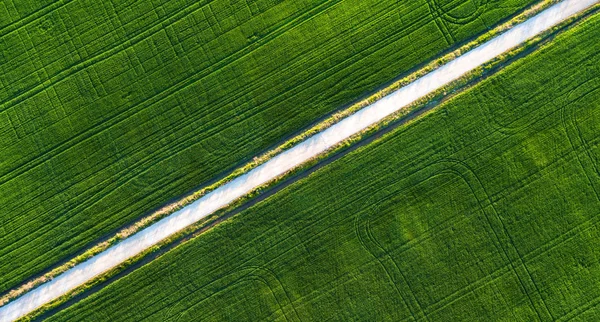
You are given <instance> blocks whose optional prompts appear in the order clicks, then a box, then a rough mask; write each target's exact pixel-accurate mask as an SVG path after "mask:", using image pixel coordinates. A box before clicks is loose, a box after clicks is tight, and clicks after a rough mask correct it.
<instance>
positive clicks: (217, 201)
mask: <svg viewBox="0 0 600 322" xmlns="http://www.w3.org/2000/svg"><path fill="white" fill-rule="evenodd" d="M598 2H599V0H565V1H563V2H561V3H559V4H556V5H554V6H552V7H550V8H548V9H546V10H544V11H542V13H540V14H538V15H536V16H535V17H533V18H530V19H528V20H527V21H525V22H523V23H521V24H519V25H517V26H515V27H513V28H512V29H510V30H509V31H507V32H505V33H503V34H502V35H500V36H498V37H496V38H493V39H492V40H490V41H488V42H486V43H484V44H482V45H481V46H479V47H477V48H475V49H473V50H471V51H469V52H467V53H466V54H464V55H462V56H460V57H458V58H456V59H455V60H453V61H451V62H449V63H447V64H446V65H444V66H442V67H440V68H439V69H437V70H435V71H433V72H431V73H430V74H428V75H426V76H424V77H422V78H420V79H418V80H416V81H415V82H413V83H411V84H409V85H407V86H405V87H403V88H401V89H400V90H398V91H396V92H394V93H392V94H390V95H388V96H386V97H384V98H383V99H381V100H379V101H377V102H375V103H373V104H372V105H370V106H368V107H366V108H364V109H362V110H360V111H358V112H356V113H355V114H352V115H351V116H349V117H347V118H345V119H343V120H342V121H340V122H339V123H336V124H335V125H333V126H331V127H330V128H328V129H326V130H324V131H323V132H320V133H318V134H316V135H315V136H313V137H311V138H309V139H307V140H305V141H304V142H302V143H300V144H298V145H296V146H295V147H293V148H291V149H289V150H286V151H285V152H283V153H281V154H279V155H277V156H275V157H274V158H272V159H270V160H269V161H267V162H266V163H264V164H263V165H261V166H259V167H257V168H255V169H253V170H252V171H250V172H249V173H247V174H246V175H243V176H241V177H238V178H236V179H235V180H233V181H231V182H229V183H227V184H225V185H223V186H221V187H219V188H218V189H216V190H214V191H212V192H211V193H209V194H207V195H205V196H204V197H203V198H200V199H198V200H197V201H195V202H194V203H192V204H190V205H189V206H187V207H185V208H183V209H181V210H180V211H177V212H175V213H173V214H172V215H170V216H169V217H166V218H163V219H162V220H160V221H158V222H156V223H155V224H153V225H151V226H149V227H147V228H146V229H144V230H142V231H140V232H138V233H137V234H135V235H133V236H131V237H130V238H128V239H125V240H123V241H121V242H120V243H118V244H116V245H114V246H112V247H111V248H108V249H107V250H106V251H104V252H102V253H100V254H98V255H96V256H95V257H92V258H91V259H89V260H88V261H86V262H84V263H81V264H78V265H77V266H75V267H73V268H72V269H70V270H68V271H66V272H65V273H63V274H61V275H59V276H57V277H56V278H55V279H53V280H52V281H51V282H49V283H46V284H42V285H41V286H39V287H37V288H36V289H34V290H33V291H31V292H29V293H27V294H25V295H23V296H21V297H20V298H18V299H16V300H15V301H13V302H10V303H9V304H8V305H5V306H3V307H1V308H0V320H13V319H16V318H20V317H23V316H25V315H26V314H28V313H29V312H31V311H32V310H35V309H36V308H38V307H39V306H41V305H43V304H45V303H48V302H50V301H53V300H55V299H57V298H58V297H60V296H63V295H64V294H66V293H68V292H69V291H70V290H72V289H75V288H77V287H78V286H79V285H81V284H83V283H85V282H87V281H89V280H90V279H93V278H94V277H96V276H98V275H100V274H102V273H104V272H106V271H107V270H110V269H111V268H113V267H115V266H117V265H119V264H121V263H122V262H123V261H125V260H127V259H129V258H131V257H133V256H136V255H137V254H139V253H141V252H143V251H144V250H146V249H148V248H149V247H152V246H153V245H155V244H156V243H157V242H159V241H161V240H163V239H165V238H167V237H168V236H170V235H172V234H174V233H175V232H177V231H180V230H181V229H184V228H186V227H188V226H189V225H192V224H193V223H195V222H197V221H198V220H201V219H203V218H205V217H206V216H209V215H210V214H212V213H214V212H215V211H216V210H218V209H221V208H222V207H225V206H226V205H228V204H230V203H231V202H233V201H235V200H237V199H238V198H240V197H242V196H244V195H246V194H247V193H248V192H250V191H252V190H254V189H255V188H256V187H258V186H261V185H263V184H265V183H267V182H269V181H271V180H273V179H275V178H277V177H279V176H281V175H283V174H284V173H286V172H288V171H290V170H292V169H294V168H296V167H298V166H299V165H301V164H303V163H305V162H306V161H308V160H310V159H312V158H314V157H315V156H317V155H319V154H321V153H323V152H325V151H327V150H328V149H329V148H331V147H332V146H335V145H337V144H339V143H340V142H343V141H344V140H346V139H347V138H349V137H351V136H352V135H354V134H356V133H357V132H360V131H362V130H364V129H366V128H368V127H369V126H371V125H372V124H375V123H377V122H379V121H381V120H382V119H384V118H385V117H387V116H389V115H390V114H392V113H394V112H396V111H398V110H399V109H401V108H402V107H405V106H407V105H410V104H411V103H413V102H414V101H416V100H418V99H420V98H422V97H424V96H425V95H428V94H430V93H431V92H433V91H436V90H438V89H440V88H442V87H444V86H446V85H447V84H449V83H451V82H453V81H455V80H457V79H459V78H461V77H462V76H463V75H464V74H466V73H468V72H471V71H472V70H473V69H475V68H478V67H479V66H480V65H482V64H484V63H486V62H488V61H490V60H492V59H494V58H495V57H497V56H498V55H501V54H502V53H504V52H506V51H508V50H511V49H513V48H515V47H516V46H518V45H520V44H521V43H523V42H524V41H526V40H528V39H530V38H532V37H534V36H536V35H538V34H540V33H542V32H544V31H546V30H548V29H550V28H552V27H553V26H555V25H557V24H559V23H560V22H562V21H564V20H565V19H568V18H569V17H571V16H572V15H574V14H576V13H579V12H581V11H583V10H585V9H588V8H590V7H591V6H593V5H595V4H597V3H598ZM475 178H476V179H477V180H478V178H477V177H476V176H475ZM479 184H481V183H479ZM483 192H485V190H484V191H483ZM496 215H497V214H496ZM487 218H489V217H487ZM497 219H499V220H500V224H503V223H502V222H501V218H497ZM501 226H503V225H501ZM504 230H505V227H504ZM508 237H510V236H508ZM509 250H512V249H509ZM505 251H506V250H505ZM518 255H519V254H518V252H517V257H519V256H518ZM508 258H511V257H508ZM519 259H520V257H519ZM524 268H525V270H526V267H524ZM519 275H521V274H519ZM519 275H518V276H519ZM529 275H530V274H529ZM530 282H532V283H533V281H530ZM528 284H529V283H528ZM533 285H534V286H535V283H533ZM535 294H537V293H535ZM538 295H539V294H538ZM534 307H535V305H534ZM542 313H543V311H541V312H539V311H538V314H540V315H541V314H542Z"/></svg>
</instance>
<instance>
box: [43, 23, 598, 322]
mask: <svg viewBox="0 0 600 322" xmlns="http://www.w3.org/2000/svg"><path fill="white" fill-rule="evenodd" d="M599 37H600V17H594V18H592V19H591V20H589V21H587V22H586V23H584V24H583V25H580V26H577V27H576V28H575V29H573V30H571V31H568V32H566V33H565V34H562V35H560V36H558V37H557V38H556V39H555V40H554V42H553V44H552V46H549V47H545V48H543V49H541V50H540V51H538V52H536V53H534V54H531V55H530V56H527V57H525V58H522V59H521V60H519V61H517V62H515V63H514V64H513V65H511V66H508V67H507V68H506V69H504V70H503V71H501V72H500V73H498V74H497V75H494V76H492V77H491V78H489V79H487V80H485V81H483V82H482V83H481V84H479V85H477V86H475V87H474V88H472V89H470V90H468V91H467V92H465V93H463V94H460V95H459V96H457V97H456V98H454V99H453V100H451V101H449V102H447V103H445V104H444V105H443V106H441V107H440V108H439V109H437V110H436V111H434V112H432V113H430V114H428V115H426V116H424V117H423V118H422V119H420V120H419V121H417V122H414V123H412V124H410V125H407V126H403V127H400V128H399V129H396V130H395V131H393V132H392V133H390V134H388V135H386V136H384V137H383V138H382V139H380V140H378V141H376V142H374V143H372V144H370V145H367V146H365V147H362V148H360V149H358V150H357V151H354V152H352V153H350V154H348V155H346V156H344V157H342V158H341V159H339V160H337V161H335V162H333V163H332V164H329V165H327V166H326V167H324V168H322V169H319V170H318V171H316V172H315V173H313V174H311V175H310V176H309V177H308V178H305V179H302V180H300V181H299V182H296V183H294V184H292V185H290V186H289V187H287V188H285V189H283V190H282V191H280V192H279V193H277V194H275V195H274V196H272V197H270V198H268V199H267V200H265V201H264V202H261V203H259V204H257V205H255V206H253V207H252V208H250V209H247V210H246V211H244V212H242V213H241V214H239V215H238V216H237V217H234V218H233V219H232V220H230V221H227V222H225V223H223V224H221V225H218V226H216V227H215V228H213V229H212V230H210V231H208V232H206V233H204V234H202V235H200V236H199V237H197V238H195V239H193V240H192V241H190V242H188V243H186V244H184V245H181V246H179V247H177V248H175V249H174V250H173V251H171V252H169V253H167V254H166V255H164V256H163V257H160V258H158V259H157V260H155V261H154V262H152V263H150V264H147V265H146V266H143V267H141V268H139V269H138V270H136V271H134V272H133V273H131V274H130V275H128V276H126V277H124V278H122V279H120V280H118V281H116V282H114V283H112V284H110V285H108V286H107V287H106V288H104V289H103V290H101V291H99V292H98V293H96V294H94V295H92V296H90V297H88V298H87V299H85V300H83V301H81V302H80V303H77V304H75V305H74V306H72V307H70V308H68V309H66V310H64V311H62V312H59V313H58V314H57V315H56V316H54V318H53V319H51V320H55V321H73V320H111V321H113V320H115V321H140V320H160V321H192V320H193V321H197V320H215V321H220V320H230V321H240V320H249V321H257V320H288V321H298V320H314V321H324V320H340V321H353V320H363V321H382V320H390V321H403V320H412V319H418V320H424V319H428V320H434V321H475V320H478V321H495V320H505V321H534V320H544V321H548V320H563V319H567V318H573V317H575V318H579V319H581V320H587V321H590V320H597V319H598V313H599V311H598V309H597V306H598V304H600V280H599V279H598V276H599V274H600V251H599V250H598V247H597V244H598V241H599V240H600V229H599V228H598V224H599V222H600V216H599V215H600V213H599V209H600V207H599V205H600V195H599V192H600V172H599V171H598V169H599V168H600V164H599V163H598V159H599V158H600V149H599V144H600V137H599V136H598V124H599V122H600V103H599V102H600V78H599V77H598V75H600V63H599V62H600V43H599V42H598V41H597V39H599Z"/></svg>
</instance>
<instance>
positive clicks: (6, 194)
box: [0, 0, 533, 293]
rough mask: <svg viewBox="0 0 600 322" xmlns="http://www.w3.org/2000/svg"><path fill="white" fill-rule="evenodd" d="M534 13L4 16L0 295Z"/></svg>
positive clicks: (83, 10)
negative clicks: (504, 23) (516, 17)
mask: <svg viewBox="0 0 600 322" xmlns="http://www.w3.org/2000/svg"><path fill="white" fill-rule="evenodd" d="M532 2H533V1H532V0H508V1H502V2H497V1H485V0H453V1H448V0H411V1H400V2H398V1H395V0H394V1H392V0H384V1H375V0H372V1H371V0H369V1H343V0H331V1H324V0H320V1H317V0H298V1H296V0H295V1H274V0H255V1H237V0H236V1H225V0H213V1H204V0H202V1H191V0H189V1H185V0H180V1H166V0H164V1H161V0H152V1H133V0H127V1H110V0H109V1H92V0H78V1H67V0H66V1H55V2H50V1H6V2H2V3H0V156H1V157H0V293H1V292H5V291H7V290H8V289H10V288H12V287H14V286H15V285H17V284H18V283H19V282H21V281H23V280H24V279H27V278H29V277H31V276H33V275H35V274H39V273H41V272H43V271H44V270H46V269H48V268H49V267H50V266H52V265H54V264H56V263H58V262H59V261H61V260H66V259H68V258H71V257H72V256H73V255H74V254H75V253H76V252H78V251H80V250H82V249H84V248H86V247H87V246H90V245H91V244H93V243H94V241H95V240H97V239H98V238H101V237H102V236H105V235H106V234H107V233H109V232H111V231H114V230H115V229H117V228H118V227H121V226H122V225H124V224H126V223H128V222H131V221H132V220H134V219H135V218H138V217H140V216H141V215H143V214H145V213H148V212H149V211H151V210H152V209H155V208H157V207H159V206H160V205H163V204H165V203H166V202H167V201H169V200H172V199H173V198H175V197H177V196H181V195H182V194H184V193H185V192H187V191H190V190H192V189H194V188H195V187H198V186H202V185H205V184H207V183H209V182H211V181H214V180H215V179H216V178H219V177H221V176H223V175H224V174H226V173H227V172H229V171H231V170H232V169H234V168H235V167H236V166H239V165H241V164H243V163H244V162H246V161H248V160H249V159H250V158H252V157H253V156H255V155H258V154H260V153H261V152H262V151H265V150H266V149H268V148H270V147H273V146H274V145H275V144H277V143H278V142H281V141H282V140H283V139H285V138H287V137H289V136H290V135H292V134H294V133H297V132H298V131H299V130H300V129H303V128H306V127H307V126H309V125H310V124H312V123H314V122H315V121H316V120H317V119H319V118H321V117H323V116H324V115H327V114H328V113H331V112H333V111H335V110H337V109H339V108H340V107H343V106H344V105H346V104H349V103H351V102H353V101H355V100H356V99H358V98H359V97H360V96H361V95H364V94H366V93H369V92H372V91H373V90H375V89H376V88H377V87H379V86H381V85H382V84H385V83H386V82H389V81H391V80H392V79H393V78H395V77H397V76H399V75H402V74H405V73H407V72H408V71H410V70H412V69H413V68H415V66H418V65H419V64H422V63H425V62H427V61H429V60H430V59H431V58H433V57H435V56H436V55H438V54H439V53H441V52H443V51H445V50H448V49H449V48H452V47H453V46H454V45H455V44H457V43H460V42H462V41H465V40H467V39H469V38H471V37H472V36H474V35H475V34H478V33H481V32H483V31H485V30H487V29H488V28H489V27H490V26H493V25H494V24H496V23H498V22H499V21H501V20H504V19H506V18H507V17H509V16H511V15H513V14H514V13H515V12H518V11H519V10H520V9H522V8H524V7H526V6H527V5H529V4H531V3H532Z"/></svg>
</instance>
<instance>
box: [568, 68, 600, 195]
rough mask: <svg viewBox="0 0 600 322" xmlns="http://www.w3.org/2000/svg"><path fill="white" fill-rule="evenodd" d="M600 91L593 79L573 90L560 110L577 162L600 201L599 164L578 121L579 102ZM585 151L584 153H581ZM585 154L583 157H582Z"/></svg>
mask: <svg viewBox="0 0 600 322" xmlns="http://www.w3.org/2000/svg"><path fill="white" fill-rule="evenodd" d="M598 90H600V83H599V82H598V78H597V77H593V78H591V79H589V80H587V81H586V82H584V83H582V84H580V85H579V86H577V87H575V88H574V89H572V90H571V91H570V92H569V93H568V94H567V95H566V98H565V99H564V101H563V102H562V108H561V110H560V115H561V121H562V122H561V123H562V126H563V128H564V130H565V133H566V137H567V139H568V141H569V144H570V145H571V148H572V149H573V151H574V152H575V154H576V157H577V161H578V163H579V165H580V166H581V169H582V170H583V173H584V174H585V176H586V177H587V180H588V182H589V184H590V186H591V188H592V190H593V191H594V195H595V196H596V200H598V201H600V181H599V180H598V179H599V177H600V171H599V170H598V164H597V163H596V160H595V158H594V156H593V152H591V151H590V150H591V149H590V147H589V144H588V142H587V141H586V140H585V139H584V138H583V136H582V134H581V129H580V127H579V123H578V121H577V110H578V106H577V105H576V103H577V102H579V101H580V100H582V99H584V98H585V97H586V96H587V95H590V94H591V93H594V92H596V91H598ZM580 151H583V153H580ZM580 154H583V157H581V156H580Z"/></svg>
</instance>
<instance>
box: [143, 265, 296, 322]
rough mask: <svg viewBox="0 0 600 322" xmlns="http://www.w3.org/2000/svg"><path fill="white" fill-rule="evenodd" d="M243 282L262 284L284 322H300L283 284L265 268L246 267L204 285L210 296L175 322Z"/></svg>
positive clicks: (181, 314)
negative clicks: (273, 300)
mask: <svg viewBox="0 0 600 322" xmlns="http://www.w3.org/2000/svg"><path fill="white" fill-rule="evenodd" d="M245 281H258V282H260V283H262V284H264V285H265V286H266V287H267V288H268V289H269V292H270V293H271V295H272V296H273V298H274V299H275V303H277V306H278V307H279V310H280V311H281V312H282V314H283V316H284V317H285V319H286V321H301V320H300V317H299V315H298V312H297V311H296V308H295V306H294V303H293V302H292V301H291V300H290V297H289V295H288V293H287V291H286V290H285V287H284V284H283V283H282V282H281V280H279V278H278V277H277V275H275V273H273V272H272V271H271V270H269V269H267V268H264V267H260V266H248V267H244V268H241V269H238V270H236V271H235V272H233V273H230V274H228V275H225V276H223V277H221V278H218V279H216V280H215V281H213V282H211V283H209V284H208V285H204V286H203V288H204V287H208V288H211V289H213V290H214V291H212V292H210V295H208V296H206V297H204V298H202V299H201V300H199V301H197V302H196V303H194V304H192V305H191V306H189V307H188V308H187V309H186V310H184V311H182V312H181V313H179V314H178V317H177V318H176V319H175V321H179V319H181V318H182V317H183V316H185V315H186V314H188V312H189V311H191V310H192V309H193V308H194V307H196V306H198V305H200V304H202V303H204V302H205V301H207V300H209V299H211V298H212V297H214V296H217V295H219V294H221V293H227V292H230V291H232V289H234V288H236V286H238V285H240V284H241V283H243V282H245ZM174 307H175V306H173V308H174ZM273 313H274V312H273ZM171 317H172V315H167V316H165V319H169V318H171ZM139 318H140V319H141V320H142V319H145V318H148V316H147V315H144V316H141V317H139Z"/></svg>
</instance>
